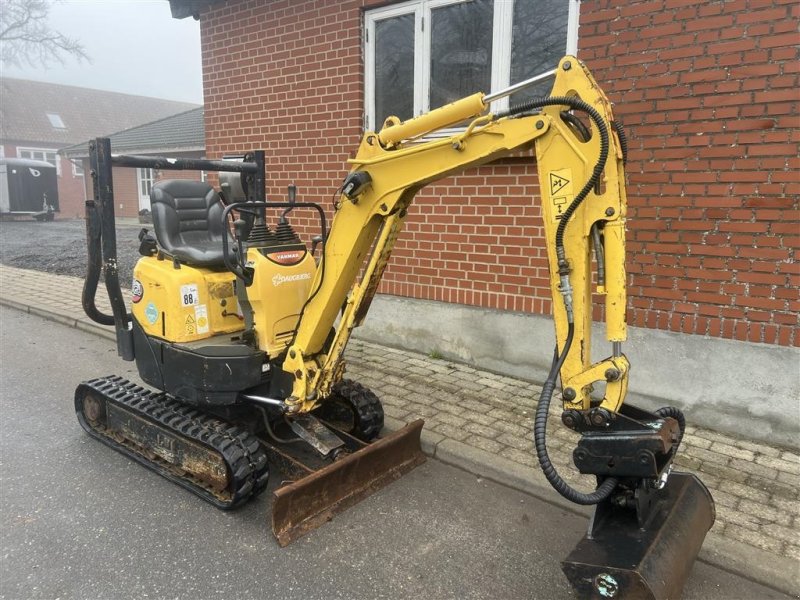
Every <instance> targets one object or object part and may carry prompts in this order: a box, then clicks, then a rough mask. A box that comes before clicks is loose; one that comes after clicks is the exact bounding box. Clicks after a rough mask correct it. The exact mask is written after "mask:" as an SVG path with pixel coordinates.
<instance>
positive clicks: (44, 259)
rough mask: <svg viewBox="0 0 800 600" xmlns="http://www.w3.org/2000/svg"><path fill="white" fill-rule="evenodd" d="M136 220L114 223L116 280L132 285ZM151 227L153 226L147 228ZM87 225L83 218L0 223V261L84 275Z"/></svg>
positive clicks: (11, 264)
mask: <svg viewBox="0 0 800 600" xmlns="http://www.w3.org/2000/svg"><path fill="white" fill-rule="evenodd" d="M142 227H145V225H140V224H138V223H135V222H129V223H120V222H117V259H118V262H119V281H120V284H121V285H122V287H123V288H130V287H131V280H132V279H133V266H134V265H135V264H136V261H137V260H139V238H138V235H139V231H140V230H141V229H142ZM148 228H149V229H152V226H150V227H148ZM86 261H87V255H86V226H85V224H84V221H83V220H71V221H52V222H50V223H39V222H37V221H4V222H0V263H3V264H5V265H10V266H12V267H19V268H21V269H33V270H35V271H44V272H47V273H57V274H59V275H71V276H73V277H85V276H86Z"/></svg>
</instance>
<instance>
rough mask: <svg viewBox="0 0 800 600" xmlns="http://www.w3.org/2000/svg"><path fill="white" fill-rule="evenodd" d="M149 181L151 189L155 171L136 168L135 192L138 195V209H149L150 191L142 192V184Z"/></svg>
mask: <svg viewBox="0 0 800 600" xmlns="http://www.w3.org/2000/svg"><path fill="white" fill-rule="evenodd" d="M148 181H149V182H150V189H153V184H154V183H155V182H156V172H155V170H154V169H139V168H137V169H136V194H137V196H139V210H144V209H147V210H151V207H150V191H149V190H148V192H147V193H146V194H142V184H143V183H145V182H148Z"/></svg>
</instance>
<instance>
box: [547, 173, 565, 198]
mask: <svg viewBox="0 0 800 600" xmlns="http://www.w3.org/2000/svg"><path fill="white" fill-rule="evenodd" d="M567 184H569V179H566V178H564V177H560V176H558V175H556V174H555V173H550V195H551V196H554V195H555V194H557V193H558V192H560V191H561V189H562V188H563V187H564V186H565V185H567Z"/></svg>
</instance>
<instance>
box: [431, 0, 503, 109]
mask: <svg viewBox="0 0 800 600" xmlns="http://www.w3.org/2000/svg"><path fill="white" fill-rule="evenodd" d="M493 12H494V3H493V2H492V0H472V1H471V2H464V3H461V4H451V5H449V6H442V7H440V8H434V9H432V10H431V56H430V67H431V69H430V73H431V80H430V108H431V109H434V108H438V107H439V106H443V105H445V104H448V103H450V102H453V101H454V100H458V99H459V98H463V97H464V96H469V95H470V94H474V93H475V92H480V91H484V90H486V91H488V90H489V89H490V88H491V83H492V15H493Z"/></svg>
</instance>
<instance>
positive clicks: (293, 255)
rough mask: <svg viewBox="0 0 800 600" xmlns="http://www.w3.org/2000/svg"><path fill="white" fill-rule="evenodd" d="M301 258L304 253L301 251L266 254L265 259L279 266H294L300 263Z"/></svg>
mask: <svg viewBox="0 0 800 600" xmlns="http://www.w3.org/2000/svg"><path fill="white" fill-rule="evenodd" d="M303 256H305V252H303V251H295V252H272V253H270V254H267V258H269V259H270V260H271V261H272V262H276V263H278V264H279V265H294V264H296V263H298V262H300V260H302V258H303Z"/></svg>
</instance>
